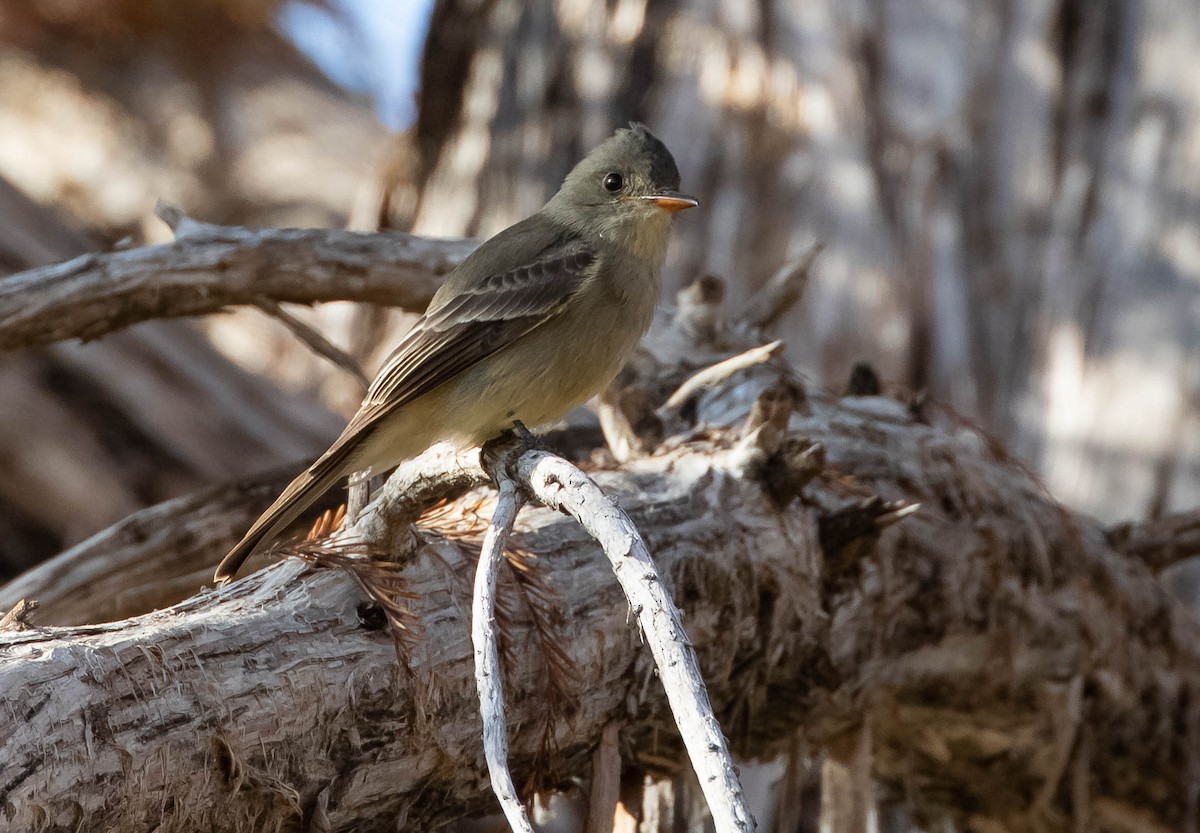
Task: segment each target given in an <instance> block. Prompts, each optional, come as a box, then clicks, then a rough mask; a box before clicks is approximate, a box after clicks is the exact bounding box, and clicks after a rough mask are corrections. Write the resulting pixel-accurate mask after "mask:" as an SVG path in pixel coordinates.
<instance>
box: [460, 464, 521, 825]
mask: <svg viewBox="0 0 1200 833" xmlns="http://www.w3.org/2000/svg"><path fill="white" fill-rule="evenodd" d="M496 474H497V479H498V482H499V496H498V497H497V498H496V509H495V511H494V512H493V513H492V520H491V523H489V524H488V530H487V534H486V535H485V536H484V539H483V549H482V550H481V551H480V553H479V566H478V567H477V568H476V570H475V594H474V598H473V602H472V604H471V643H472V645H473V646H474V648H475V687H476V689H477V690H478V691H479V715H480V717H482V718H483V751H484V756H485V757H486V758H487V767H488V775H489V776H491V779H492V792H494V793H495V794H496V798H497V799H498V800H499V801H500V806H501V808H502V809H503V810H504V817H505V818H506V819H508V823H509V826H510V827H511V828H512V829H513V830H514V831H516V832H517V833H533V827H532V826H531V825H530V823H529V816H528V814H527V813H526V812H525V806H524V805H523V804H522V803H521V800H520V799H519V798H518V797H517V788H516V787H515V786H514V785H513V780H512V773H511V772H509V770H508V728H507V725H506V724H505V721H504V677H503V672H502V670H501V668H500V649H499V647H498V645H497V641H496V573H497V572H498V571H499V568H500V562H501V561H503V560H504V548H505V546H506V545H507V544H508V536H509V534H510V533H511V532H512V528H513V522H514V521H515V520H516V518H517V512H518V511H520V508H521V502H522V501H521V498H520V495H519V494H518V493H517V487H516V484H515V483H513V481H512V480H511V479H510V478H509V477H508V476H507V475H505V474H504V473H503V471H502V470H501V468H500V467H497V468H496Z"/></svg>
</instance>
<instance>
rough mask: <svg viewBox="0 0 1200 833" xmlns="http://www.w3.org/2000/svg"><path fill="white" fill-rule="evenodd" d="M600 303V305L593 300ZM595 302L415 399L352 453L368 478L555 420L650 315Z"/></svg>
mask: <svg viewBox="0 0 1200 833" xmlns="http://www.w3.org/2000/svg"><path fill="white" fill-rule="evenodd" d="M601 300H603V299H601ZM647 304H648V309H633V310H631V309H630V308H629V307H628V306H617V305H614V304H604V303H597V304H595V305H593V306H591V307H585V308H583V309H578V310H575V311H574V314H564V315H562V316H560V317H558V318H555V319H553V320H551V321H548V322H546V323H545V324H543V325H542V326H541V327H540V328H538V329H537V330H535V331H534V332H532V333H530V334H528V335H527V336H525V337H524V338H522V339H520V340H518V341H517V342H514V343H513V344H511V345H509V346H508V347H506V348H504V349H502V350H501V351H499V353H497V354H496V355H494V356H492V357H490V358H488V359H485V360H483V361H482V362H480V363H479V364H478V365H476V366H475V367H473V368H471V369H469V370H467V371H465V372H464V373H463V374H462V375H460V376H458V377H457V378H455V379H452V380H450V381H449V382H447V383H446V384H444V385H442V386H441V387H439V388H437V389H436V390H434V391H431V392H430V393H428V394H426V395H425V396H422V397H421V398H420V399H418V400H416V401H414V402H412V403H410V404H408V405H406V406H405V407H403V408H401V409H399V411H397V412H396V413H394V414H393V415H392V417H391V418H389V419H388V420H387V421H386V422H385V423H384V424H381V425H380V426H379V427H378V428H377V429H376V431H375V432H373V436H372V437H371V438H370V439H369V440H368V441H367V442H365V443H363V446H362V448H361V452H360V454H358V455H356V459H355V461H354V462H353V468H365V467H367V466H370V467H372V468H373V469H374V470H375V471H376V472H379V471H383V470H384V469H387V468H390V467H391V466H394V465H396V464H397V463H399V462H402V461H403V460H406V459H409V458H410V457H413V456H416V455H417V454H420V453H421V452H423V451H424V450H425V449H426V448H428V447H429V446H431V445H433V444H434V443H438V442H451V443H454V444H456V445H459V446H461V447H469V446H472V445H478V444H481V443H483V442H485V441H487V440H489V439H492V438H494V437H496V436H498V435H499V434H501V433H503V432H504V431H506V430H508V429H510V428H512V426H513V422H514V421H515V420H520V421H521V422H523V423H524V424H525V425H526V426H528V427H529V428H531V429H533V428H537V427H538V426H544V425H546V424H547V423H552V422H554V421H556V420H558V419H560V418H561V417H563V416H564V415H565V414H566V413H567V412H568V411H569V410H570V409H571V408H573V407H575V406H576V405H579V404H581V403H583V402H585V401H587V400H588V399H589V398H591V397H592V396H594V395H595V394H597V393H599V392H600V391H602V390H603V389H604V388H605V387H607V386H608V384H609V383H610V382H611V381H612V380H613V379H614V378H615V377H616V375H617V373H618V372H619V371H620V369H621V367H622V366H623V365H624V363H625V361H626V360H627V359H628V358H629V356H630V355H631V354H632V352H633V350H634V349H635V348H636V347H637V343H638V341H639V340H640V339H641V336H642V334H643V332H644V329H645V326H644V324H645V322H647V321H648V320H649V318H650V316H651V315H652V313H653V303H652V301H647V302H645V303H643V304H642V305H640V306H642V307H646V306H647Z"/></svg>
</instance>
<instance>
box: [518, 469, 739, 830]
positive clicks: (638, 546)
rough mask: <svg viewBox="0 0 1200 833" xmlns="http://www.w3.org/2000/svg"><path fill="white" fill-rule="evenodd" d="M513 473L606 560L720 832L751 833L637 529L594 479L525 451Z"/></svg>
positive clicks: (699, 682) (687, 651) (695, 668)
mask: <svg viewBox="0 0 1200 833" xmlns="http://www.w3.org/2000/svg"><path fill="white" fill-rule="evenodd" d="M517 473H518V475H519V476H520V478H521V481H522V483H523V484H524V485H527V486H528V488H529V490H530V491H531V492H532V493H533V494H534V495H535V496H537V498H538V499H539V500H541V501H542V502H543V503H545V504H546V505H547V506H550V507H553V508H557V509H560V510H562V511H565V512H568V513H569V514H570V515H571V516H572V517H573V518H575V520H577V521H579V523H580V524H581V525H582V526H583V528H584V529H586V530H587V531H588V534H590V535H591V536H592V537H593V538H595V539H596V541H597V542H599V544H600V546H601V547H602V548H603V549H604V554H605V555H606V556H608V560H609V563H610V564H611V565H612V569H613V573H614V574H615V575H616V577H617V581H619V582H620V584H621V588H622V589H623V590H624V591H625V596H626V598H627V599H628V600H629V606H630V608H631V609H632V610H633V613H634V615H635V616H636V617H637V620H638V625H639V626H640V627H641V629H642V632H643V633H644V634H645V637H646V642H647V644H648V645H649V646H650V651H651V652H652V653H653V654H654V661H655V664H656V665H657V667H658V673H659V676H660V678H661V679H662V683H663V688H664V689H665V690H666V693H667V702H669V703H670V704H671V712H672V714H674V716H675V723H676V725H677V726H678V727H679V733H680V735H681V736H682V737H683V743H684V746H685V747H686V748H687V751H688V757H689V758H690V759H691V762H692V767H693V768H694V769H695V770H696V776H697V778H699V781H700V788H701V789H702V790H703V791H704V797H705V799H706V800H707V801H708V806H709V809H710V811H711V812H712V816H713V822H714V824H715V825H716V829H717V831H718V833H748V831H751V830H753V829H754V824H753V821H752V820H751V816H750V811H749V809H748V808H747V807H746V800H745V797H744V796H743V794H742V786H741V784H740V783H739V782H738V778H737V773H736V772H735V771H734V768H733V759H732V758H731V757H730V755H729V749H728V747H727V746H726V744H725V736H724V734H722V732H721V727H720V726H719V725H718V724H717V719H716V718H715V717H714V716H713V712H712V706H711V705H710V704H709V702H708V691H707V689H706V688H705V686H704V680H703V678H702V677H701V676H700V668H699V665H698V664H697V662H696V653H695V651H694V650H693V648H692V643H691V642H690V641H689V640H688V637H687V634H686V633H685V632H684V630H683V622H682V621H681V620H680V617H679V609H678V608H677V607H675V602H674V601H673V600H672V599H671V595H670V593H669V592H668V591H667V588H666V586H665V585H664V584H663V581H662V579H661V577H660V576H659V575H658V568H656V567H655V566H654V561H653V560H652V559H651V558H650V553H649V551H648V550H647V549H646V543H645V542H644V541H643V540H642V536H641V535H640V534H639V533H638V531H637V527H635V526H634V524H633V521H631V520H630V519H629V516H628V515H626V514H625V513H624V512H622V511H621V510H620V509H619V508H617V506H616V504H614V503H613V502H612V501H611V500H609V498H608V497H607V496H606V495H605V494H604V492H602V491H601V490H600V487H599V486H597V485H596V483H595V481H593V480H592V479H591V478H590V477H588V476H587V475H586V474H584V473H583V472H581V471H580V470H579V469H577V468H576V467H575V466H573V465H571V464H570V463H568V462H567V461H566V460H563V459H562V458H561V457H556V456H555V455H553V454H547V453H545V452H539V451H530V452H526V453H525V454H523V455H521V457H520V458H519V459H518V460H517Z"/></svg>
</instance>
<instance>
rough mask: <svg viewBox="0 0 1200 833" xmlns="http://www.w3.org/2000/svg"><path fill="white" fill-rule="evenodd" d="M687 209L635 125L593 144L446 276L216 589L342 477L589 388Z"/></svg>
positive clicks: (640, 307) (650, 305) (562, 408)
mask: <svg viewBox="0 0 1200 833" xmlns="http://www.w3.org/2000/svg"><path fill="white" fill-rule="evenodd" d="M694 205H696V200H694V199H693V198H691V197H688V196H684V195H683V194H681V193H679V169H678V168H676V167H675V160H674V158H672V156H671V152H670V151H668V150H667V148H666V146H665V145H664V144H663V143H662V142H661V141H659V140H658V139H657V138H655V137H654V135H653V134H652V133H651V132H650V131H649V130H647V129H646V127H645V126H644V125H641V124H631V125H630V126H629V127H628V128H622V129H620V130H618V131H617V132H616V134H615V135H613V136H612V137H611V138H609V139H607V140H605V141H604V142H603V143H602V144H601V145H600V146H599V147H597V148H596V149H595V150H594V151H592V152H591V153H590V154H589V155H588V156H587V157H586V158H585V159H583V161H581V162H580V163H579V164H577V165H576V166H575V167H574V169H572V171H571V172H570V173H569V174H567V177H566V179H565V180H564V181H563V184H562V187H561V188H560V189H559V191H558V193H557V194H555V195H554V196H553V197H552V198H551V199H550V201H549V202H548V203H546V205H545V206H544V207H543V208H542V209H541V210H540V211H538V212H537V213H536V214H534V215H533V216H532V217H529V218H528V219H525V220H522V221H521V222H519V223H517V224H516V225H514V226H511V227H510V228H507V229H505V230H504V231H502V232H500V233H499V234H497V235H496V236H495V237H493V238H491V239H490V240H488V241H487V242H486V243H484V244H483V245H482V246H480V247H479V248H478V249H476V250H475V252H473V253H472V254H471V256H470V257H468V258H467V259H466V260H465V261H463V263H462V265H461V266H459V267H458V268H457V269H455V270H454V271H453V272H452V273H451V274H450V276H449V278H448V279H447V280H446V283H445V284H444V285H443V286H442V287H441V288H440V289H439V290H438V292H437V294H436V295H434V297H433V300H432V301H430V303H429V308H428V309H427V310H426V311H425V315H424V316H423V317H422V318H421V320H420V321H418V322H417V323H416V325H414V326H413V328H412V329H411V330H410V331H409V332H408V333H407V335H405V337H404V338H403V340H402V341H401V342H400V344H399V345H398V346H397V347H396V349H395V350H394V351H393V352H392V354H391V355H390V356H389V357H388V359H387V361H386V362H385V363H384V365H383V368H382V369H381V370H380V371H379V375H378V376H377V377H376V378H375V381H374V382H372V383H371V386H370V389H369V390H368V391H367V395H366V398H365V399H364V400H363V403H362V405H361V406H360V408H359V410H358V413H356V414H355V415H354V417H353V418H352V419H351V420H350V423H349V424H348V425H347V426H346V429H345V430H344V431H343V432H342V434H341V436H340V437H338V439H337V441H336V442H334V444H333V445H332V446H331V447H330V448H329V450H328V451H326V452H325V453H324V454H322V455H321V457H320V459H318V460H317V461H316V462H315V463H313V464H312V465H311V466H309V468H308V469H307V470H306V471H305V472H304V473H302V474H301V475H300V476H298V477H297V478H296V479H295V480H293V481H292V483H291V485H289V486H288V487H287V489H286V490H284V492H283V494H282V495H280V496H279V498H278V499H277V500H276V501H275V502H274V503H273V504H271V506H270V508H268V509H267V511H266V512H264V513H263V515H262V516H261V517H260V518H259V519H258V520H257V521H255V522H254V525H253V526H251V527H250V531H249V532H247V533H246V535H245V537H244V538H242V540H241V541H240V542H239V543H238V545H237V546H236V547H234V548H233V550H232V551H230V553H229V555H227V556H225V559H224V560H223V561H222V562H221V564H220V566H218V567H217V572H216V579H217V581H220V582H225V581H229V580H230V579H232V578H233V576H234V575H236V574H237V571H238V568H239V567H240V566H241V565H242V562H244V561H245V560H246V558H248V557H249V556H250V554H251V553H252V552H254V551H255V550H256V549H257V548H258V547H259V546H260V545H261V544H262V543H264V542H268V541H269V540H270V539H271V538H272V537H274V536H276V535H278V534H279V533H280V532H281V531H282V530H283V529H284V528H285V527H286V526H287V525H288V524H290V523H291V522H292V521H293V520H295V519H296V517H297V516H298V515H300V513H301V512H303V511H304V510H305V508H307V507H308V506H309V505H310V504H311V503H312V502H313V501H315V500H316V499H318V498H319V497H321V495H323V494H324V493H325V492H326V491H327V490H328V489H329V488H330V487H331V486H333V485H334V484H335V483H336V482H337V481H338V480H339V479H340V478H342V477H344V476H346V475H349V474H351V473H352V472H355V471H360V470H363V469H367V468H370V469H372V470H374V471H375V472H381V471H386V470H387V469H389V468H391V467H392V466H395V465H397V464H399V463H401V462H403V461H404V460H407V459H409V458H411V457H415V456H416V455H418V454H420V453H422V452H423V451H425V450H426V449H427V448H428V447H429V446H431V445H433V444H434V443H438V442H443V441H449V442H452V443H455V444H457V445H459V446H460V447H463V448H467V447H470V446H472V445H478V444H481V443H483V442H486V441H487V440H490V439H493V438H495V437H497V436H499V435H500V434H502V433H503V432H504V431H506V430H508V429H510V428H512V427H513V425H514V423H515V422H516V421H520V422H522V423H524V424H526V425H530V426H538V425H544V424H546V423H550V422H553V421H555V420H557V419H559V418H560V417H562V416H563V415H564V414H566V412H567V411H568V410H570V409H571V408H572V407H574V406H575V405H578V404H580V403H582V402H584V401H586V400H587V399H588V398H590V397H591V396H592V395H593V394H596V393H598V392H600V391H601V390H603V389H604V388H605V387H606V386H607V385H608V384H609V382H611V381H612V380H613V378H614V377H615V376H616V374H617V371H619V370H620V369H621V366H622V365H623V364H624V363H625V360H626V359H627V358H628V357H629V355H630V354H631V353H632V352H633V350H634V348H635V347H636V346H637V344H638V341H639V340H640V339H641V337H642V335H644V334H645V332H646V330H647V328H648V327H649V326H650V321H651V318H652V316H653V314H654V307H655V304H657V302H658V297H659V272H660V271H661V268H662V263H663V257H664V255H665V253H666V249H667V237H668V233H669V231H670V225H671V222H670V220H671V215H672V214H674V213H675V212H677V211H681V210H683V209H685V208H691V207H692V206H694Z"/></svg>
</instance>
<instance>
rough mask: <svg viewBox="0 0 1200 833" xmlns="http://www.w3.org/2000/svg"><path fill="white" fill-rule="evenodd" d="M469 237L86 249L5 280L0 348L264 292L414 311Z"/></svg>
mask: <svg viewBox="0 0 1200 833" xmlns="http://www.w3.org/2000/svg"><path fill="white" fill-rule="evenodd" d="M474 248H475V243H474V242H472V241H469V240H432V239H428V238H423V237H417V236H414V235H410V234H404V233H402V232H380V233H376V234H360V233H356V232H349V231H337V230H330V229H245V228H237V227H232V226H228V227H226V226H212V225H207V224H205V225H203V226H202V228H201V229H199V230H195V231H193V232H190V233H189V234H188V235H187V236H186V238H185V239H180V240H176V241H174V242H172V243H166V244H162V245H158V246H143V247H140V248H134V249H126V250H122V251H114V252H103V253H96V254H86V255H82V256H81V257H77V258H75V259H73V260H68V261H66V262H65V263H58V264H55V265H53V266H45V267H41V268H37V269H30V270H29V271H26V272H19V273H17V274H14V275H9V276H8V277H6V278H5V279H4V280H3V281H0V350H16V349H20V348H24V347H32V346H35V345H39V344H50V343H52V342H56V341H62V340H64V339H71V338H79V339H84V340H87V339H94V338H98V337H100V336H103V335H106V334H108V333H111V332H114V331H116V330H120V329H122V328H124V327H128V326H130V325H132V324H136V323H138V322H141V321H147V320H150V319H152V318H174V317H180V316H189V315H203V314H206V313H212V312H219V311H220V310H222V309H225V308H226V307H229V306H232V305H236V304H257V303H258V302H259V301H260V300H262V299H267V300H269V301H277V302H278V301H282V302H291V303H298V304H313V303H317V302H320V301H369V302H371V303H376V304H383V305H387V306H394V307H400V308H402V309H407V310H412V311H415V312H421V311H423V310H424V309H425V306H426V305H427V304H428V303H429V299H430V298H431V297H433V293H434V292H435V291H436V290H437V288H438V286H439V285H440V283H441V280H440V279H441V277H442V276H444V275H445V274H446V273H447V272H449V271H450V270H451V269H453V268H454V267H455V266H456V265H458V263H460V262H461V261H462V260H463V259H464V258H465V257H466V256H467V255H468V254H470V252H471V250H472V249H474Z"/></svg>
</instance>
